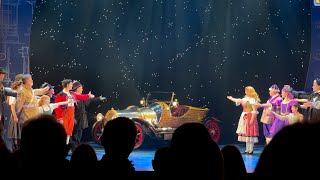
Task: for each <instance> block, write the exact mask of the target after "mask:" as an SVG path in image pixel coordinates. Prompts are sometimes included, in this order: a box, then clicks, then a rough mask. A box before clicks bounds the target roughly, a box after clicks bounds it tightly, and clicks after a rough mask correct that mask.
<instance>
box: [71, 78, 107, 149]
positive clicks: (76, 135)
mask: <svg viewBox="0 0 320 180" xmlns="http://www.w3.org/2000/svg"><path fill="white" fill-rule="evenodd" d="M72 91H74V93H77V94H80V95H81V94H82V92H83V86H82V84H81V83H80V82H79V81H76V82H74V83H73V89H72ZM105 99H106V98H105V97H102V96H99V97H95V98H90V99H87V100H85V101H78V102H77V104H76V105H75V127H74V129H73V135H72V138H71V139H72V145H73V147H76V146H77V145H79V144H80V143H81V139H82V133H83V130H84V129H86V128H88V127H89V122H88V117H87V108H88V107H89V106H90V104H91V103H92V102H99V101H103V100H105Z"/></svg>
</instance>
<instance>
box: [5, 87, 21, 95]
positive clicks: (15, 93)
mask: <svg viewBox="0 0 320 180" xmlns="http://www.w3.org/2000/svg"><path fill="white" fill-rule="evenodd" d="M17 94H18V93H17V92H14V91H12V90H10V89H7V88H4V95H6V96H13V97H17Z"/></svg>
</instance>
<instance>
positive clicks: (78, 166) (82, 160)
mask: <svg viewBox="0 0 320 180" xmlns="http://www.w3.org/2000/svg"><path fill="white" fill-rule="evenodd" d="M70 166H71V168H72V170H73V171H75V172H77V171H78V172H84V171H88V170H96V169H97V167H98V158H97V154H96V152H95V151H94V149H93V148H92V146H91V145H89V144H79V145H78V146H77V147H76V148H75V149H74V150H73V153H72V155H71V158H70ZM79 175H81V173H79Z"/></svg>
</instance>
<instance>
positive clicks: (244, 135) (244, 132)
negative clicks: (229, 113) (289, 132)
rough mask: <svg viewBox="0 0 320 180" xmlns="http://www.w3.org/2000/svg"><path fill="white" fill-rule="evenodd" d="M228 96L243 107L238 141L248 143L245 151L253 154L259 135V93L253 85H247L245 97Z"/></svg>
mask: <svg viewBox="0 0 320 180" xmlns="http://www.w3.org/2000/svg"><path fill="white" fill-rule="evenodd" d="M227 98H228V99H229V100H231V101H233V102H235V103H236V105H237V106H239V105H240V104H241V105H242V107H243V111H242V113H241V116H240V119H239V123H238V128H237V131H236V133H237V134H238V141H240V142H245V143H246V150H245V153H247V154H253V146H254V143H257V142H258V136H259V128H258V121H257V115H258V114H259V112H258V111H257V108H258V106H259V104H260V98H259V95H258V94H257V92H256V91H255V89H254V88H253V87H251V86H247V87H246V88H245V96H244V97H243V98H241V99H237V98H233V97H232V96H228V97H227Z"/></svg>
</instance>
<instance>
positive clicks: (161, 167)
mask: <svg viewBox="0 0 320 180" xmlns="http://www.w3.org/2000/svg"><path fill="white" fill-rule="evenodd" d="M171 164H172V152H171V150H170V148H169V147H162V148H158V149H157V151H156V152H155V154H154V158H153V160H152V167H153V169H154V171H155V172H159V173H169V171H170V170H171V169H172V168H171V167H172V166H171Z"/></svg>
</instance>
